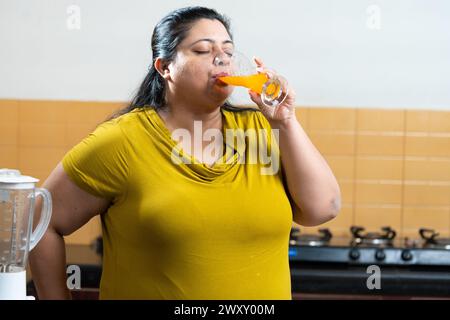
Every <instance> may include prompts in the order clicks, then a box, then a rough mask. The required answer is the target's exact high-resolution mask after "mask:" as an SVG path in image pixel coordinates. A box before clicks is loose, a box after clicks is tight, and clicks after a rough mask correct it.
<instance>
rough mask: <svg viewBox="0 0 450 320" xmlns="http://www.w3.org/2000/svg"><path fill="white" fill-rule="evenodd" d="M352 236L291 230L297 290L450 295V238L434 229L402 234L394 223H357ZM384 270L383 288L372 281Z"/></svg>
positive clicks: (291, 257)
mask: <svg viewBox="0 0 450 320" xmlns="http://www.w3.org/2000/svg"><path fill="white" fill-rule="evenodd" d="M349 231H350V232H349V236H347V237H335V236H333V235H332V233H331V231H330V230H328V229H321V230H319V232H318V233H316V234H306V233H305V234H304V233H302V232H301V230H299V229H298V228H293V229H292V230H291V236H290V240H289V264H290V269H291V280H292V289H293V292H294V293H298V294H332V295H338V296H340V295H342V297H346V296H347V297H348V295H350V296H351V297H353V298H356V299H358V298H359V297H364V296H365V297H367V295H375V296H377V297H382V298H385V297H386V298H388V299H391V298H392V297H402V298H413V299H415V298H421V297H441V298H442V297H446V298H450V268H449V267H450V239H449V238H442V237H440V236H439V234H438V233H437V232H435V231H434V230H431V229H420V230H418V235H417V237H415V238H399V237H397V233H396V232H395V230H393V229H392V228H390V227H384V228H381V230H379V231H370V232H367V231H366V230H365V229H364V228H363V227H359V226H353V227H351V228H350V230H349ZM374 268H375V269H376V270H379V272H380V279H381V282H380V288H379V290H378V289H377V290H371V289H370V288H369V287H368V285H367V281H368V278H369V276H370V275H371V270H375V269H374Z"/></svg>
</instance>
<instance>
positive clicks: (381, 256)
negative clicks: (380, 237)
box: [375, 249, 386, 261]
mask: <svg viewBox="0 0 450 320" xmlns="http://www.w3.org/2000/svg"><path fill="white" fill-rule="evenodd" d="M375 259H377V260H378V261H382V260H384V259H386V253H384V250H383V249H378V250H377V251H376V252H375Z"/></svg>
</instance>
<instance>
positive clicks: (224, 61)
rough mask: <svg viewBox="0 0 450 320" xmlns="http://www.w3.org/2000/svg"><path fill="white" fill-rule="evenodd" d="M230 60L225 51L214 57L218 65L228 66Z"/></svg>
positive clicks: (215, 63)
mask: <svg viewBox="0 0 450 320" xmlns="http://www.w3.org/2000/svg"><path fill="white" fill-rule="evenodd" d="M230 62H231V58H230V56H229V55H228V54H226V53H225V52H221V53H219V54H218V55H216V56H215V58H214V61H213V63H214V65H215V66H216V67H221V66H228V65H230Z"/></svg>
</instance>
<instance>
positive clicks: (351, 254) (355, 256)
mask: <svg viewBox="0 0 450 320" xmlns="http://www.w3.org/2000/svg"><path fill="white" fill-rule="evenodd" d="M348 256H349V257H350V259H352V260H358V259H359V257H360V253H359V250H358V249H351V250H350V252H349V254H348Z"/></svg>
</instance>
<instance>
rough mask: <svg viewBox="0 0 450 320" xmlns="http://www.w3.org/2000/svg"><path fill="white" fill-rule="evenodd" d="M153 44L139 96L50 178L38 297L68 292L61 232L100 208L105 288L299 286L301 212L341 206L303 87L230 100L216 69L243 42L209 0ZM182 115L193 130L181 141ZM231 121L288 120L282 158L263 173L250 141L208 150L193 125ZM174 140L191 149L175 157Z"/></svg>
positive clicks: (304, 216)
mask: <svg viewBox="0 0 450 320" xmlns="http://www.w3.org/2000/svg"><path fill="white" fill-rule="evenodd" d="M152 50H153V63H152V66H151V68H150V71H149V73H148V75H147V76H146V78H145V80H144V82H143V83H142V85H141V87H140V89H139V91H138V93H137V96H136V97H135V98H134V99H133V101H132V103H131V105H130V106H129V107H128V108H127V109H125V110H124V111H122V112H121V114H120V115H117V116H116V117H115V118H114V119H111V120H110V121H107V122H105V123H103V124H102V125H100V126H99V127H98V128H97V129H96V130H95V131H94V132H93V133H92V134H90V135H89V136H88V137H87V138H86V139H84V140H83V141H82V142H81V143H80V144H78V145H77V146H75V147H74V148H73V149H72V150H71V151H69V152H68V153H67V154H66V156H65V157H64V158H63V160H62V161H61V163H60V164H59V165H58V166H57V167H56V168H55V170H54V171H53V172H52V173H51V175H50V176H49V178H48V179H47V181H46V182H45V184H44V187H45V188H47V189H48V190H49V191H50V192H51V193H52V196H53V212H54V214H53V217H52V221H51V223H50V227H49V229H48V231H47V233H46V235H45V236H44V238H43V240H41V242H40V243H39V245H38V247H37V248H35V249H34V250H33V251H32V255H31V257H30V263H31V267H32V273H33V279H34V282H35V285H36V287H37V291H38V295H39V298H41V299H46V298H50V299H52V298H70V293H69V292H68V290H67V287H66V280H65V279H66V274H65V249H64V240H63V236H65V235H68V234H71V233H72V232H74V231H75V230H77V229H78V228H80V227H81V226H82V225H83V224H85V223H86V222H87V221H89V219H91V218H92V217H93V216H95V215H97V214H101V218H102V228H103V241H104V257H103V274H102V280H101V286H100V298H103V299H135V298H136V299H291V287H290V272H289V263H288V239H289V232H290V228H291V224H292V220H294V221H295V222H297V223H299V224H301V225H304V226H314V225H319V224H322V223H324V222H326V221H328V220H330V219H332V218H334V217H335V216H336V215H337V213H338V211H339V208H340V204H339V203H340V191H339V187H338V184H337V182H336V179H335V178H334V176H333V173H332V172H331V170H330V168H329V167H328V165H327V164H326V162H325V160H324V159H323V158H322V157H321V155H320V154H319V152H318V151H317V150H316V148H315V147H314V146H313V144H312V143H311V142H310V140H309V139H308V137H307V135H306V134H305V132H304V131H303V129H302V127H301V126H300V124H299V123H298V121H297V119H296V117H295V112H294V103H295V95H294V92H293V90H290V91H289V92H290V93H289V96H288V97H287V98H286V100H285V102H284V103H283V104H282V105H281V106H280V108H279V109H278V112H277V113H276V114H274V115H270V112H267V110H265V109H264V107H263V105H262V103H261V100H260V97H259V96H258V94H256V93H253V92H250V96H251V99H252V100H253V101H254V102H255V103H256V104H257V105H258V106H259V107H260V109H261V111H258V110H257V109H245V110H244V109H242V110H241V109H238V108H233V107H231V106H229V105H228V104H226V103H225V101H226V99H227V97H228V96H229V95H230V93H231V88H230V87H228V86H226V85H225V84H223V83H221V82H220V81H218V80H217V77H218V75H220V74H223V73H226V72H227V68H229V65H230V57H231V56H232V55H233V50H234V46H233V41H232V37H231V33H230V31H229V24H228V22H227V20H226V19H225V18H224V17H223V16H222V15H220V14H218V13H217V12H216V11H214V10H211V9H207V8H202V7H189V8H183V9H179V10H176V11H174V12H172V13H170V14H169V15H168V16H166V17H165V18H163V19H162V20H161V21H160V22H159V23H158V24H157V26H156V27H155V29H154V32H153V37H152ZM218 60H220V63H217V61H218ZM255 62H256V63H257V65H258V67H259V68H260V70H261V71H263V69H264V66H263V64H262V62H261V61H259V60H257V59H256V61H255ZM199 124H200V129H199ZM179 129H181V130H182V131H183V132H184V133H188V134H190V135H187V136H186V135H185V136H184V137H183V139H181V140H187V139H189V137H190V138H191V139H192V140H191V141H182V142H180V144H177V142H176V141H175V140H174V139H173V137H174V135H173V133H174V132H176V131H177V130H179ZM229 129H243V130H256V131H258V130H264V129H265V130H273V129H276V130H278V133H279V150H280V152H281V170H276V168H275V170H273V172H272V174H267V173H265V174H263V173H262V172H263V171H262V167H264V164H259V163H250V161H248V157H250V156H251V154H250V151H249V147H248V145H247V146H245V147H244V149H242V148H241V150H240V151H239V150H236V149H235V148H234V147H233V145H230V144H229V143H222V142H220V141H219V142H216V143H214V144H213V146H214V147H221V146H224V147H225V148H224V149H223V152H221V153H219V154H217V153H216V154H215V155H211V156H209V157H208V156H207V157H204V155H205V148H208V147H210V145H208V144H207V143H206V142H207V141H205V140H200V144H199V143H198V141H199V140H198V139H197V138H196V137H195V135H196V134H197V135H198V133H199V132H200V133H201V134H202V136H203V134H205V133H206V132H207V131H208V130H216V132H221V133H224V132H225V131H226V130H229ZM196 130H197V132H196ZM198 130H200V131H198ZM186 137H188V138H186ZM255 139H256V138H255ZM258 139H260V138H258ZM250 140H252V138H249V137H247V140H246V141H247V142H249V143H250V142H251V141H250ZM252 141H254V139H253V140H252ZM270 141H271V140H270V139H268V142H269V143H270ZM267 148H268V149H271V148H272V149H274V150H275V149H277V144H276V141H274V142H273V143H271V144H270V145H268V146H267ZM219 149H220V148H219ZM230 149H231V150H232V151H236V152H228V151H229V150H230ZM174 150H178V152H179V153H178V156H179V159H181V160H186V159H187V160H189V161H180V162H176V161H174ZM215 150H216V149H215ZM208 154H210V153H208ZM211 154H212V153H211ZM242 159H247V161H242Z"/></svg>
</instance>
